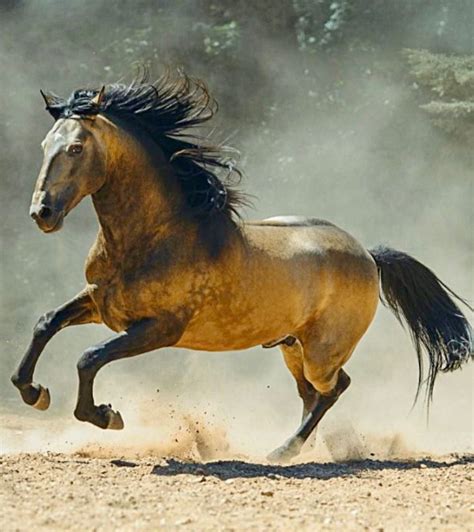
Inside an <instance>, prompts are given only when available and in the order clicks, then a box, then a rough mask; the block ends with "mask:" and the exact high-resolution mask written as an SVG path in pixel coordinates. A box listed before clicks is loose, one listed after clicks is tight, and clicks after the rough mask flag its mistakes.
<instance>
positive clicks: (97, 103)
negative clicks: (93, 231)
mask: <svg viewBox="0 0 474 532" xmlns="http://www.w3.org/2000/svg"><path fill="white" fill-rule="evenodd" d="M104 96H105V85H102V88H101V89H100V91H99V92H98V93H97V94H96V95H95V96H94V97H93V98H92V100H91V103H93V104H94V105H95V106H96V107H100V106H101V104H102V102H103V101H104Z"/></svg>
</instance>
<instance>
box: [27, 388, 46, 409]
mask: <svg viewBox="0 0 474 532" xmlns="http://www.w3.org/2000/svg"><path fill="white" fill-rule="evenodd" d="M35 388H36V389H37V390H38V392H39V395H38V399H36V401H35V402H34V403H33V404H32V405H31V406H32V407H33V408H36V410H47V409H48V408H49V405H50V404H51V396H50V395H49V390H48V388H43V386H41V384H36V385H35Z"/></svg>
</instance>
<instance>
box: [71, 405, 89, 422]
mask: <svg viewBox="0 0 474 532" xmlns="http://www.w3.org/2000/svg"><path fill="white" fill-rule="evenodd" d="M74 417H75V418H76V419H77V420H78V421H87V420H88V419H89V416H88V415H87V414H86V411H85V410H83V409H81V408H77V407H76V409H75V410H74Z"/></svg>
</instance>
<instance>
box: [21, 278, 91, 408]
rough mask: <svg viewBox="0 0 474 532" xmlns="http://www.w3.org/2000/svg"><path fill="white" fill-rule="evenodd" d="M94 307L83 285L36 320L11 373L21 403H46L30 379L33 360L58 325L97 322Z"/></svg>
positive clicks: (47, 398)
mask: <svg viewBox="0 0 474 532" xmlns="http://www.w3.org/2000/svg"><path fill="white" fill-rule="evenodd" d="M98 321H100V319H99V318H98V314H97V310H96V307H95V305H94V302H93V300H92V298H91V296H90V289H89V288H86V289H85V290H83V291H82V292H80V293H79V294H78V295H77V296H76V297H75V298H73V299H71V300H70V301H68V302H67V303H64V305H62V306H61V307H59V308H57V309H56V310H52V311H51V312H47V313H46V314H44V315H43V316H41V318H40V319H39V320H38V322H37V323H36V325H35V327H34V329H33V339H32V340H31V342H30V345H29V346H28V349H27V351H26V353H25V356H24V357H23V359H22V360H21V362H20V364H19V366H18V368H17V370H16V371H15V373H14V374H13V375H12V377H11V380H12V382H13V384H14V385H15V386H16V387H17V388H18V389H19V390H20V393H21V397H22V398H23V401H25V403H27V404H29V405H31V406H34V407H35V408H37V409H38V410H46V409H47V408H48V406H49V403H50V396H49V391H48V389H47V388H43V386H41V385H40V384H35V383H33V373H34V371H35V367H36V363H37V362H38V359H39V357H40V355H41V353H42V352H43V350H44V348H45V346H46V344H47V343H48V342H49V340H50V339H51V338H52V337H53V336H54V335H55V334H56V333H57V332H59V331H60V330H61V329H64V328H65V327H69V326H71V325H80V324H83V323H93V322H98Z"/></svg>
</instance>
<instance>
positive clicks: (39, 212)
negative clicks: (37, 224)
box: [30, 205, 53, 221]
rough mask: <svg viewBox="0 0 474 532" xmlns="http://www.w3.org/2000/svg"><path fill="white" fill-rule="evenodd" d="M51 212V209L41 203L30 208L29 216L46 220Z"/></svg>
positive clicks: (36, 219)
mask: <svg viewBox="0 0 474 532" xmlns="http://www.w3.org/2000/svg"><path fill="white" fill-rule="evenodd" d="M52 213H53V211H52V210H51V209H50V208H49V207H46V205H41V206H40V207H36V206H35V207H32V208H31V209H30V216H31V217H32V218H33V220H35V221H38V220H46V219H47V218H49V217H50V216H51V214H52Z"/></svg>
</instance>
